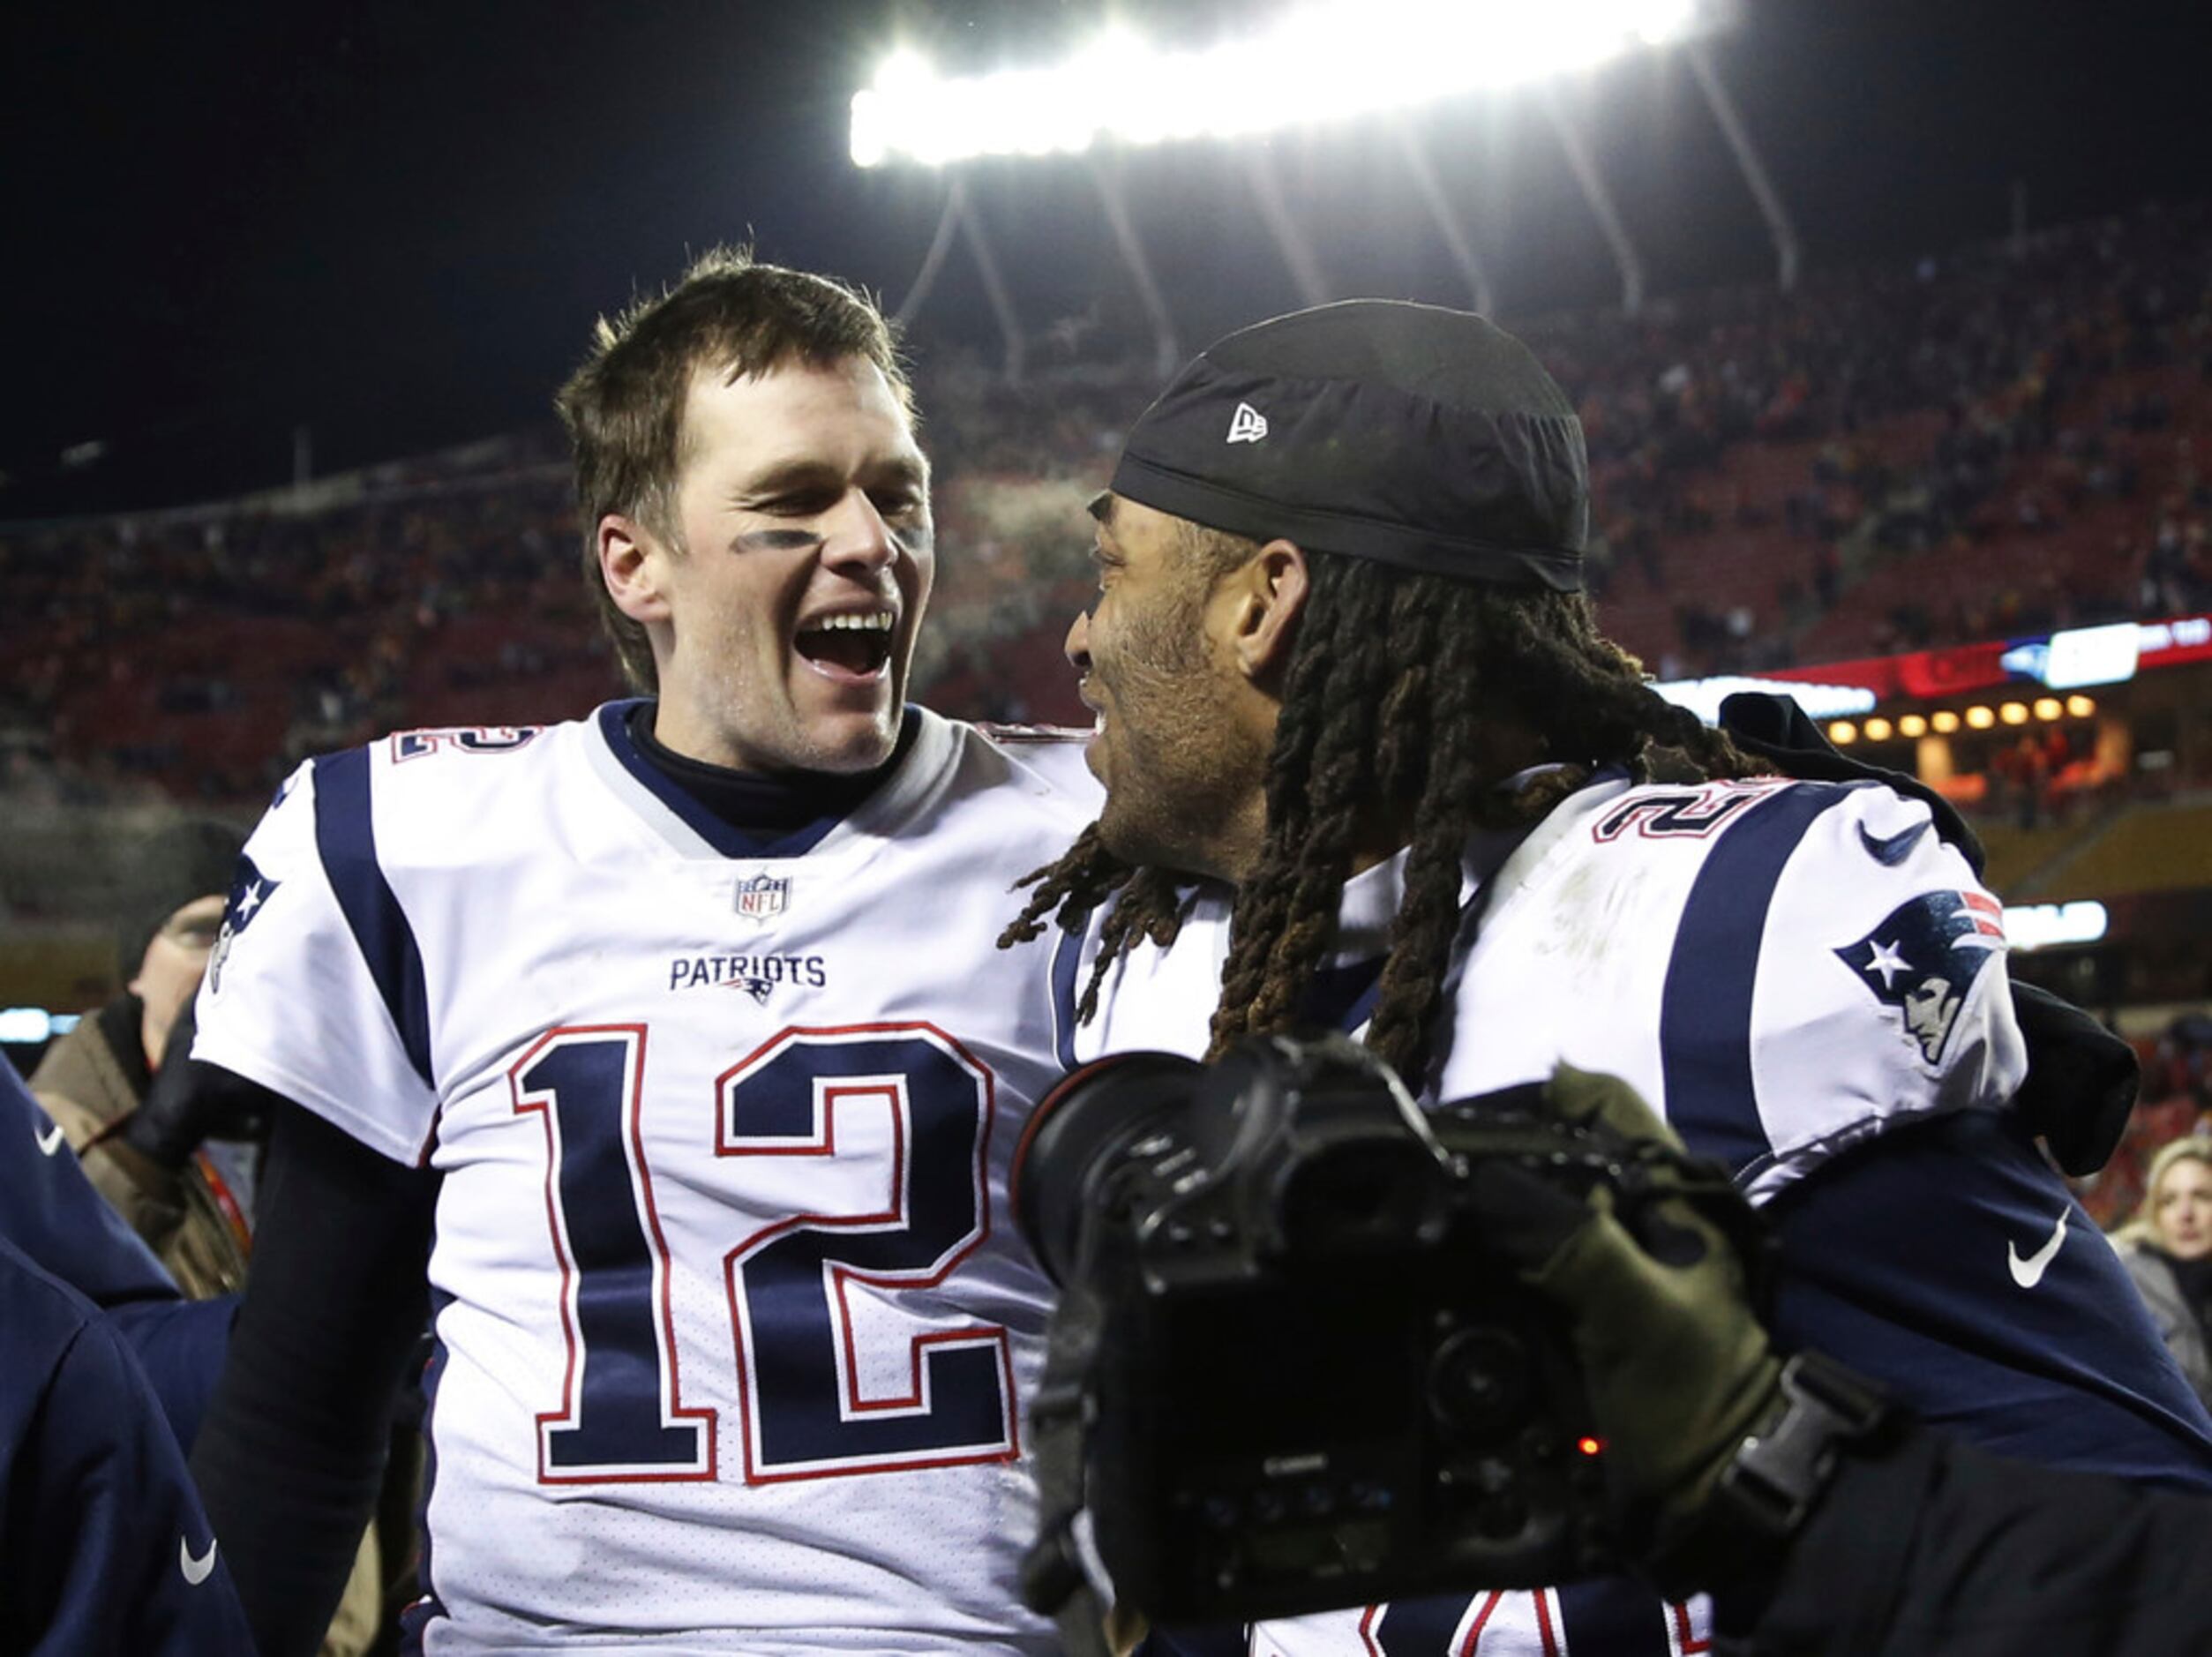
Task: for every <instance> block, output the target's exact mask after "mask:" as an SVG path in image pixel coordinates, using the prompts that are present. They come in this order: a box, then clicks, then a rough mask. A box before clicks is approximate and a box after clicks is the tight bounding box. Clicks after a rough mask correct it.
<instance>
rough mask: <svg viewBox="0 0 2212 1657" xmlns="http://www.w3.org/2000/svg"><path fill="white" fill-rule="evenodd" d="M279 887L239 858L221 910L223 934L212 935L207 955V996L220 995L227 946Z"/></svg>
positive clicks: (251, 861) (250, 864) (249, 859)
mask: <svg viewBox="0 0 2212 1657" xmlns="http://www.w3.org/2000/svg"><path fill="white" fill-rule="evenodd" d="M282 884H283V882H282V881H273V880H271V879H269V878H268V876H267V875H266V874H264V873H261V871H260V870H259V869H258V868H256V867H255V866H254V863H253V859H252V858H250V857H247V856H246V855H245V854H244V852H240V853H239V854H238V872H237V873H236V874H235V875H234V876H232V877H231V881H230V901H229V903H227V904H225V905H224V906H223V911H222V930H221V932H219V933H216V934H215V947H214V948H213V949H211V950H209V951H208V954H207V989H208V992H209V993H211V994H214V995H220V994H221V993H222V969H223V963H225V962H227V961H229V959H230V946H231V945H232V944H234V943H236V941H238V939H239V938H240V937H242V936H243V935H244V933H245V929H246V928H247V927H248V926H251V925H253V919H254V917H255V916H257V915H259V913H260V912H261V911H262V909H263V908H264V906H266V904H267V903H268V901H269V899H271V898H272V897H274V896H276V889H277V888H278V887H279V886H281V885H282Z"/></svg>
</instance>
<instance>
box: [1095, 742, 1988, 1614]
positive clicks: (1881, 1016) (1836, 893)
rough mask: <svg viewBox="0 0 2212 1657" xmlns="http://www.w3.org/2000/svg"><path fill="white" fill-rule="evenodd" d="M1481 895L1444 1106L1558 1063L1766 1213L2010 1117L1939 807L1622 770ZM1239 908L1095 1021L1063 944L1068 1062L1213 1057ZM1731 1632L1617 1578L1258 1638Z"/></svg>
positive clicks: (1967, 885)
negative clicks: (1961, 1120)
mask: <svg viewBox="0 0 2212 1657" xmlns="http://www.w3.org/2000/svg"><path fill="white" fill-rule="evenodd" d="M1501 859H1502V860H1501ZM1404 862H1405V859H1404V854H1403V853H1401V854H1400V855H1399V857H1398V858H1395V859H1393V860H1391V862H1389V863H1386V864H1383V865H1381V866H1377V867H1376V868H1373V869H1370V870H1368V871H1366V872H1364V873H1361V874H1360V875H1358V876H1356V877H1355V878H1354V879H1353V880H1352V881H1349V882H1347V884H1346V892H1345V901H1344V905H1343V909H1342V911H1341V912H1340V916H1339V922H1338V939H1337V943H1336V948H1335V953H1334V955H1333V956H1332V957H1331V960H1330V961H1329V962H1328V963H1326V970H1325V971H1324V974H1323V977H1324V978H1334V979H1336V980H1338V982H1339V983H1340V984H1341V985H1342V986H1344V989H1345V992H1346V993H1345V994H1344V996H1343V997H1342V998H1341V999H1342V1005H1341V1007H1340V1008H1339V1009H1338V1010H1339V1011H1340V1013H1341V1016H1340V1017H1338V1019H1337V1022H1338V1023H1340V1024H1341V1025H1342V1026H1343V1027H1344V1028H1345V1029H1346V1030H1348V1031H1357V1030H1359V1029H1361V1028H1363V1027H1364V1024H1365V1023H1366V1015H1367V1011H1368V1008H1370V1007H1371V1005H1372V1001H1373V989H1372V987H1371V985H1372V978H1373V974H1372V972H1371V971H1369V972H1368V973H1366V974H1364V975H1362V974H1361V971H1359V968H1360V965H1361V963H1375V962H1376V961H1377V959H1378V957H1379V956H1380V955H1381V954H1382V952H1383V950H1384V949H1385V948H1387V944H1388V936H1389V930H1390V925H1391V918H1392V916H1393V915H1395V913H1396V912H1397V910H1398V903H1399V899H1400V896H1401V894H1402V892H1403V889H1404V885H1403V881H1404ZM1462 882H1463V883H1462V902H1463V909H1462V914H1463V918H1464V924H1463V928H1462V938H1461V941H1460V943H1459V946H1458V949H1457V951H1456V953H1455V956H1454V958H1453V961H1452V963H1451V968H1450V977H1449V979H1448V983H1447V991H1448V993H1447V1009H1448V1016H1449V1017H1450V1019H1451V1023H1450V1025H1449V1030H1448V1034H1447V1036H1446V1037H1445V1040H1446V1044H1447V1045H1446V1048H1445V1057H1444V1060H1443V1065H1442V1067H1441V1070H1440V1073H1439V1075H1438V1076H1436V1078H1435V1079H1434V1081H1433V1082H1432V1083H1431V1084H1430V1085H1429V1086H1428V1088H1427V1089H1425V1090H1423V1091H1424V1095H1425V1098H1426V1099H1427V1100H1428V1102H1431V1103H1433V1102H1436V1101H1437V1100H1440V1099H1447V1098H1463V1097H1466V1096H1467V1095H1470V1094H1475V1093H1481V1092H1487V1091H1491V1090H1493V1089H1496V1088H1502V1087H1506V1086H1510V1085H1512V1084H1515V1083H1525V1082H1533V1081H1541V1080H1542V1079H1543V1078H1544V1077H1546V1076H1548V1075H1549V1074H1550V1073H1551V1070H1552V1068H1553V1067H1554V1066H1555V1065H1556V1064H1557V1063H1559V1062H1560V1061H1566V1062H1568V1063H1571V1064H1573V1065H1576V1066H1578V1068H1582V1069H1586V1070H1593V1071H1600V1072H1603V1073H1606V1074H1608V1075H1613V1076H1621V1077H1623V1078H1625V1079H1626V1080H1627V1081H1629V1082H1631V1083H1633V1084H1634V1085H1635V1086H1636V1087H1637V1089H1638V1091H1641V1092H1642V1094H1643V1095H1644V1097H1645V1098H1646V1099H1647V1100H1649V1101H1650V1102H1651V1104H1652V1105H1653V1107H1654V1108H1656V1109H1658V1110H1660V1111H1661V1112H1662V1113H1664V1114H1665V1115H1666V1116H1667V1117H1668V1119H1669V1121H1671V1122H1672V1123H1673V1125H1674V1126H1675V1128H1676V1130H1677V1131H1679V1132H1680V1133H1681V1134H1682V1135H1683V1138H1684V1139H1685V1140H1686V1141H1687V1142H1688V1143H1689V1145H1690V1148H1691V1150H1692V1151H1696V1152H1698V1153H1699V1154H1701V1155H1705V1156H1709V1157H1713V1158H1717V1159H1719V1160H1721V1161H1723V1162H1725V1163H1726V1164H1728V1166H1729V1167H1730V1168H1731V1169H1733V1170H1734V1171H1735V1173H1736V1178H1737V1181H1738V1183H1739V1184H1740V1185H1741V1187H1742V1188H1743V1189H1744V1190H1745V1191H1746V1193H1747V1194H1748V1195H1749V1196H1751V1199H1752V1200H1753V1201H1754V1202H1762V1203H1763V1202H1765V1201H1766V1200H1768V1199H1769V1198H1771V1197H1773V1196H1774V1195H1776V1194H1777V1193H1779V1192H1780V1191H1781V1190H1783V1189H1785V1188H1788V1186H1789V1185H1790V1184H1791V1183H1793V1182H1794V1181H1797V1180H1799V1179H1801V1178H1803V1176H1804V1175H1806V1174H1807V1173H1811V1172H1812V1171H1813V1170H1815V1169H1817V1168H1818V1167H1819V1166H1821V1165H1822V1164H1823V1163H1824V1162H1826V1160H1827V1159H1828V1158H1832V1157H1833V1156H1835V1155H1836V1154H1837V1153H1838V1152H1839V1151H1842V1150H1844V1149H1845V1148H1847V1147H1848V1146H1850V1145H1852V1144H1855V1143H1859V1142H1861V1141H1863V1140H1864V1139H1866V1138H1868V1137H1869V1136H1874V1135H1878V1134H1880V1133H1882V1132H1884V1131H1886V1130H1887V1129H1889V1128H1894V1127H1898V1126H1901V1125H1903V1124H1905V1123H1908V1122H1912V1121H1920V1120H1923V1119H1925V1118H1928V1117H1931V1116H1933V1115H1936V1114H1939V1113H1945V1112H1950V1111H1959V1110H1968V1109H1975V1108H1994V1107H1996V1106H2001V1105H2002V1104H2004V1103H2005V1102H2006V1100H2008V1099H2009V1098H2011V1096H2012V1094H2013V1091H2015V1090H2016V1089H2017V1088H2018V1086H2019V1084H2020V1083H2021V1080H2022V1078H2023V1076H2025V1074H2026V1053H2025V1048H2024V1045H2023V1042H2022V1040H2021V1033H2020V1030H2019V1026H2018V1024H2017V1023H2016V1021H2015V1019H2014V1017H2013V1008H2012V1002H2011V999H2010V996H2009V994H2008V993H2007V988H2006V974H2005V970H2004V962H2003V953H2004V936H2003V927H2002V913H2003V911H2002V910H2001V909H2000V907H1999V906H1998V903H1997V902H1996V901H1995V900H1994V899H1993V898H1991V896H1989V894H1988V893H1986V892H1985V891H1983V889H1982V888H1981V887H1980V885H1979V884H1978V883H1977V882H1976V880H1975V878H1974V875H1973V873H1972V871H1971V870H1970V868H1969V867H1968V865H1967V863H1966V861H1965V859H1964V858H1962V857H1961V855H1960V854H1959V853H1958V852H1957V851H1954V850H1953V849H1952V848H1951V847H1949V846H1947V845H1945V844H1944V843H1942V842H1941V841H1940V840H1939V839H1938V837H1937V836H1936V834H1935V833H1934V832H1933V826H1932V823H1931V818H1930V814H1929V813H1928V811H1927V809H1926V807H1925V806H1921V805H1919V804H1917V803H1916V802H1914V801H1911V800H1908V799H1902V798H1901V797H1899V796H1898V795H1896V794H1895V793H1893V792H1892V791H1889V790H1887V789H1885V788H1881V787H1878V786H1873V785H1861V786H1850V787H1841V786H1834V785H1830V784H1802V783H1793V782H1790V781H1788V780H1787V779H1760V780H1756V781H1750V782H1743V783H1709V784H1694V785H1689V786H1679V787H1669V786H1664V785H1659V784H1652V785H1646V786H1632V785H1631V784H1629V782H1628V781H1627V779H1626V777H1625V776H1616V777H1614V778H1612V779H1610V780H1608V779H1603V778H1601V780H1599V781H1597V782H1595V783H1593V784H1592V785H1590V786H1588V787H1586V788H1584V789H1582V790H1581V791H1578V792H1577V793H1576V794H1574V795H1573V796H1571V798H1570V799H1568V800H1567V801H1565V802H1564V803H1563V804H1562V805H1561V806H1559V807H1557V808H1556V810H1554V811H1553V812H1552V813H1551V814H1549V815H1548V817H1546V818H1545V820H1544V821H1542V822H1541V824H1540V825H1539V826H1538V827H1537V828H1536V829H1535V830H1534V831H1533V833H1531V834H1530V835H1528V836H1527V837H1526V839H1524V840H1522V841H1520V842H1519V843H1518V845H1515V844H1514V843H1513V842H1512V840H1511V837H1510V836H1500V837H1495V838H1492V837H1479V838H1478V840H1477V841H1476V842H1475V843H1473V845H1472V846H1470V848H1469V851H1468V854H1467V857H1466V863H1465V867H1464V872H1463V877H1462ZM1228 915H1229V909H1228V902H1227V898H1226V893H1223V892H1221V891H1219V890H1218V889H1209V890H1207V891H1205V892H1203V893H1202V894H1201V895H1200V896H1198V897H1197V899H1196V905H1195V907H1194V909H1193V911H1192V912H1191V914H1190V915H1189V917H1188V919H1186V921H1185V922H1184V924H1183V926H1182V929H1181V933H1180V934H1179V935H1178V936H1177V938H1176V941H1175V942H1174V944H1173V946H1172V947H1171V948H1168V949H1166V950H1162V949H1160V948H1158V946H1156V945H1153V944H1151V943H1149V942H1146V943H1141V944H1139V945H1138V947H1137V948H1136V950H1135V951H1133V952H1132V954H1131V955H1129V956H1127V957H1125V958H1124V959H1123V960H1122V961H1121V962H1119V963H1115V964H1114V965H1113V967H1112V968H1110V969H1109V971H1108V974H1107V978H1106V991H1105V994H1104V996H1103V1000H1102V1006H1101V1008H1100V1011H1099V1016H1098V1017H1097V1018H1096V1019H1095V1020H1094V1021H1093V1022H1092V1023H1090V1024H1089V1025H1084V1026H1074V1025H1073V1021H1072V1016H1071V1014H1070V1013H1069V1010H1068V1008H1069V1001H1070V999H1071V997H1072V994H1073V992H1074V990H1075V989H1076V987H1078V986H1080V985H1081V983H1083V982H1084V977H1085V976H1087V974H1088V973H1089V971H1090V970H1091V962H1092V960H1093V959H1095V956H1096V951H1097V945H1098V928H1097V926H1096V925H1095V918H1094V925H1093V926H1092V927H1091V932H1090V933H1089V935H1088V936H1087V937H1086V938H1085V939H1084V941H1083V942H1082V944H1081V946H1080V950H1078V948H1071V947H1069V945H1068V942H1067V941H1065V940H1063V942H1062V947H1061V951H1060V957H1059V961H1058V967H1057V971H1056V974H1055V976H1056V978H1057V979H1058V982H1059V988H1060V999H1061V1027H1062V1031H1063V1047H1062V1056H1063V1057H1065V1058H1068V1059H1069V1060H1070V1061H1073V1060H1076V1059H1085V1060H1087V1059H1090V1058H1094V1057H1097V1056H1099V1055H1101V1054H1103V1053H1113V1052H1121V1051H1128V1050H1130V1049H1136V1048H1159V1049H1166V1050H1168V1051H1173V1052H1178V1053H1188V1054H1193V1055H1196V1054H1199V1053H1203V1051H1204V1050H1205V1047H1206V1045H1207V1039H1208V1023H1209V1021H1210V1020H1211V1016H1212V1011H1213V1008H1214V1005H1215V1003H1216V1001H1218V988H1219V982H1220V972H1221V967H1222V964H1223V963H1224V962H1225V961H1226V958H1227V953H1228ZM1469 927H1472V928H1473V948H1471V949H1470V948H1468V946H1467V941H1466V930H1467V929H1468V928H1469ZM1363 984H1364V985H1365V986H1367V987H1366V988H1365V993H1364V994H1362V993H1360V992H1361V986H1362V985H1363ZM1069 1032H1072V1039H1069ZM1995 1263H1996V1261H1995V1259H1994V1258H1992V1260H1991V1264H1992V1265H1994V1264H1995ZM1631 1630H1632V1632H1631ZM1711 1637H1712V1611H1711V1606H1710V1603H1709V1602H1708V1601H1706V1600H1705V1599H1704V1598H1703V1597H1702V1596H1700V1597H1698V1598H1697V1599H1694V1600H1692V1601H1690V1602H1688V1603H1687V1604H1676V1605H1663V1606H1662V1605H1660V1604H1658V1603H1657V1602H1656V1601H1655V1600H1654V1599H1653V1596H1651V1595H1650V1593H1649V1591H1648V1590H1646V1589H1643V1588H1641V1587H1639V1586H1638V1585H1637V1584H1635V1583H1634V1582H1632V1581H1631V1580H1629V1579H1626V1578H1611V1579H1601V1580H1595V1581H1592V1582H1589V1583H1582V1584H1575V1585H1569V1586H1562V1587H1557V1588H1542V1589H1518V1590H1509V1591H1504V1592H1488V1593H1474V1594H1473V1595H1466V1594H1461V1595H1457V1596H1444V1597H1442V1598H1436V1599H1427V1600H1418V1601H1408V1602H1406V1603H1405V1604H1402V1605H1389V1606H1369V1607H1365V1608H1352V1609H1348V1610H1345V1611H1338V1612H1331V1613H1326V1614H1323V1615H1320V1616H1308V1617H1302V1618H1298V1619H1295V1620H1290V1621H1284V1622H1278V1623H1263V1624H1260V1625H1258V1626H1256V1627H1255V1628H1253V1629H1252V1630H1250V1631H1249V1632H1248V1638H1247V1640H1246V1641H1245V1642H1244V1643H1243V1647H1242V1648H1243V1649H1244V1650H1245V1651H1247V1652H1248V1653H1255V1654H1256V1657H1378V1654H1379V1657H1390V1654H1391V1653H1398V1657H1407V1654H1411V1653H1418V1654H1419V1657H1430V1654H1431V1653H1457V1654H1458V1657H1623V1653H1644V1652H1647V1651H1649V1652H1655V1653H1656V1652H1665V1653H1673V1654H1674V1657H1685V1654H1687V1653H1697V1652H1702V1651H1708V1650H1710V1649H1711V1645H1710V1640H1711ZM1188 1648H1189V1649H1191V1650H1194V1651H1196V1650H1200V1649H1203V1650H1207V1651H1212V1650H1214V1649H1216V1647H1215V1646H1211V1645H1205V1644H1203V1643H1201V1644H1194V1645H1192V1646H1189V1647H1188Z"/></svg>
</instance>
